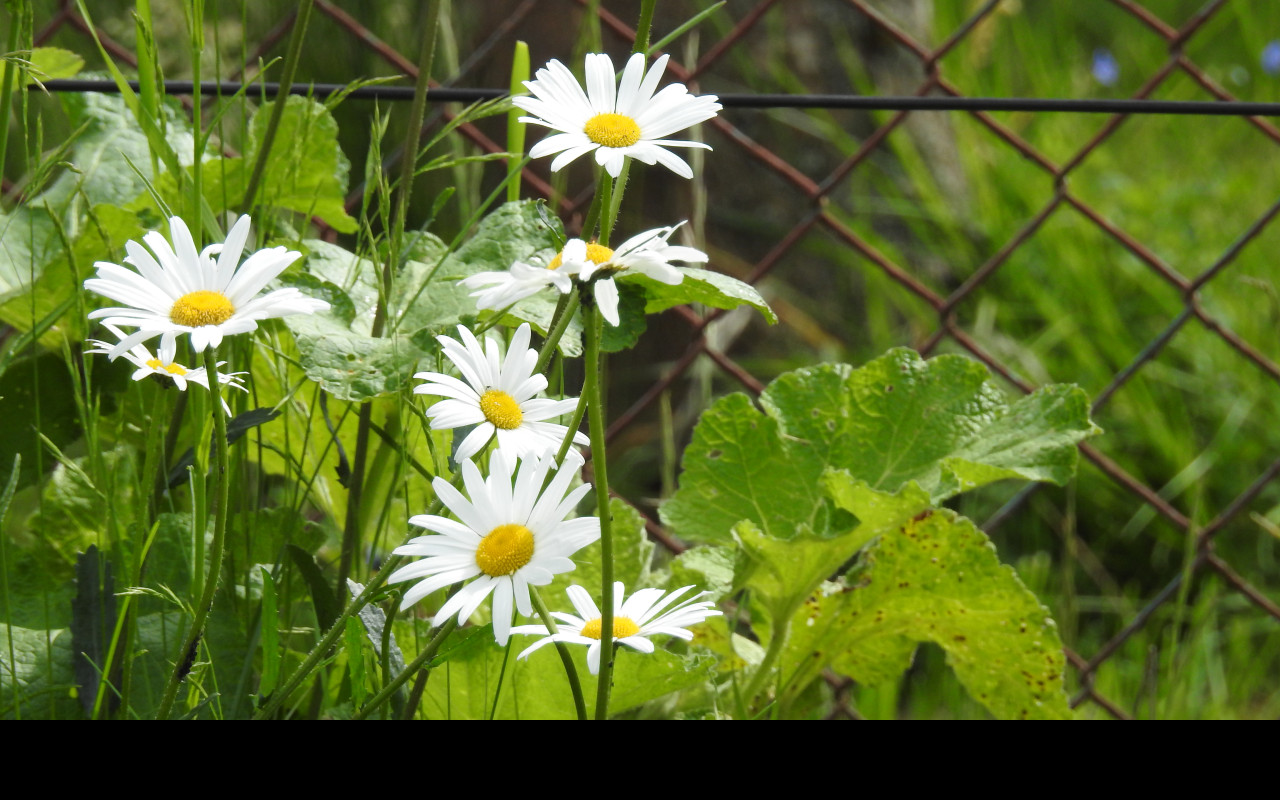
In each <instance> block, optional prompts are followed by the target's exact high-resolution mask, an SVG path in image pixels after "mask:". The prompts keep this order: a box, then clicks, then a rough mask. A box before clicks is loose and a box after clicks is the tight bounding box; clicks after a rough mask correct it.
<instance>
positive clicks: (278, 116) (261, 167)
mask: <svg viewBox="0 0 1280 800" xmlns="http://www.w3.org/2000/svg"><path fill="white" fill-rule="evenodd" d="M313 5H315V0H302V2H301V3H300V4H299V5H298V16H297V18H296V19H295V20H294V22H293V34H292V35H291V36H290V37H289V52H288V53H287V54H286V55H285V57H284V71H283V72H282V73H281V75H280V85H281V86H284V87H286V89H285V92H286V93H285V94H282V95H281V96H279V97H277V98H276V104H275V106H273V107H272V109H271V119H269V120H267V132H266V135H265V136H263V137H262V149H260V150H259V151H258V158H257V160H256V161H254V164H253V174H252V175H251V176H250V177H249V186H248V188H246V189H245V192H244V202H243V203H241V205H243V206H244V211H245V213H246V214H251V213H253V204H254V203H255V202H257V198H258V184H259V183H261V182H262V173H263V172H265V171H266V169H267V159H268V158H269V157H270V155H271V144H272V142H274V141H275V139H276V131H278V130H280V120H282V119H284V107H285V105H287V104H288V101H289V95H288V94H287V92H288V88H287V87H290V86H293V76H294V75H295V74H297V71H298V59H299V57H300V56H301V55H302V40H303V39H304V38H305V37H306V34H307V22H308V21H309V20H310V19H311V7H312V6H313ZM196 135H197V136H199V135H200V132H199V131H196Z"/></svg>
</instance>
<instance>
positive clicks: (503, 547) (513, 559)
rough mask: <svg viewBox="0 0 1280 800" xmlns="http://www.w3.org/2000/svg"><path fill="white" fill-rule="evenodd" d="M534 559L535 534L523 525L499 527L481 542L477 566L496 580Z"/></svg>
mask: <svg viewBox="0 0 1280 800" xmlns="http://www.w3.org/2000/svg"><path fill="white" fill-rule="evenodd" d="M532 558H533V532H532V531H530V530H529V529H528V528H526V527H525V526H523V525H517V524H515V523H511V524H509V525H499V526H498V527H496V528H494V529H493V530H491V531H489V535H488V536H486V537H484V538H483V539H481V540H480V546H479V547H477V548H476V566H477V567H479V568H480V571H481V572H483V573H484V574H486V575H491V576H493V577H495V578H497V577H500V576H502V575H510V574H511V573H513V572H515V571H516V570H518V569H520V568H521V567H523V566H524V565H525V564H528V563H529V561H530V560H531V559H532Z"/></svg>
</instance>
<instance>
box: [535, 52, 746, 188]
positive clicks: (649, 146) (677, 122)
mask: <svg viewBox="0 0 1280 800" xmlns="http://www.w3.org/2000/svg"><path fill="white" fill-rule="evenodd" d="M667 58H668V57H667V56H662V57H661V58H659V59H658V60H657V61H655V62H654V64H653V67H652V68H650V69H649V71H648V73H646V72H645V69H644V56H643V55H641V54H639V53H637V54H635V55H633V56H631V59H630V60H629V61H627V66H626V68H625V69H624V70H623V71H622V81H621V83H619V84H617V85H616V86H615V84H614V71H613V61H612V60H611V59H610V58H609V57H608V56H607V55H605V54H603V53H588V54H587V60H586V77H587V90H586V92H583V91H582V87H581V86H579V85H578V80H577V79H576V78H574V77H573V73H572V72H570V71H569V68H568V67H566V66H565V65H564V64H561V63H560V62H559V61H555V60H552V61H551V62H550V63H548V64H547V66H546V67H545V68H544V69H540V70H538V72H537V74H536V75H535V80H532V81H525V82H524V85H525V86H526V87H527V88H528V89H529V91H530V92H531V93H532V94H533V96H532V97H516V98H513V99H512V101H511V102H512V104H513V105H515V106H516V107H518V108H522V109H524V110H525V111H528V112H529V113H530V114H532V115H533V116H530V117H521V118H520V121H521V122H530V123H533V124H535V125H545V126H546V127H548V128H551V129H552V130H555V131H559V133H556V134H554V135H551V136H548V137H546V138H545V139H543V140H542V141H540V142H538V143H537V144H536V145H534V146H533V149H531V150H530V151H529V156H530V157H531V158H541V157H542V156H549V155H552V154H553V153H559V155H557V156H556V157H555V159H554V160H553V161H552V162H551V171H552V172H556V171H558V170H559V169H561V168H562V167H564V166H565V165H566V164H568V163H569V162H571V161H573V160H574V159H576V158H578V157H579V156H582V155H585V154H587V153H590V152H591V151H593V150H594V151H595V154H596V156H595V158H596V163H598V164H600V165H601V166H602V167H604V168H605V170H606V171H608V173H609V174H610V175H612V176H613V177H615V178H616V177H618V175H619V174H620V173H621V172H622V164H623V162H624V161H625V160H626V159H627V158H634V159H636V160H638V161H643V162H644V163H646V164H662V165H663V166H664V167H666V168H667V169H669V170H671V171H672V172H674V173H676V174H677V175H679V176H680V177H682V178H692V177H693V170H691V169H689V165H688V164H686V163H685V162H684V161H683V160H682V159H681V158H680V157H679V156H677V155H675V154H674V153H672V152H671V151H669V150H667V149H666V148H668V147H701V148H705V149H707V150H710V149H711V148H709V147H707V146H706V145H705V144H702V143H701V142H690V141H683V140H678V139H666V138H663V137H666V136H670V135H671V134H673V133H675V132H676V131H682V130H684V129H685V128H688V127H689V126H691V125H696V124H698V123H699V122H703V121H705V120H708V119H711V118H712V117H714V116H715V115H716V112H717V111H719V110H720V108H721V106H720V104H719V103H717V102H716V96H715V95H704V96H701V97H695V96H694V95H691V94H689V90H688V89H686V88H685V87H684V85H683V84H679V83H673V84H671V85H669V86H667V87H666V88H664V89H663V90H662V91H660V92H658V93H657V94H654V91H655V90H656V89H657V88H658V81H659V80H661V79H662V73H663V70H665V69H666V66H667Z"/></svg>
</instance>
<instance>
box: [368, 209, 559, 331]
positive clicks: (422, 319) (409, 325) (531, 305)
mask: <svg viewBox="0 0 1280 800" xmlns="http://www.w3.org/2000/svg"><path fill="white" fill-rule="evenodd" d="M555 246H556V239H555V237H554V236H553V234H552V231H551V229H549V228H548V227H547V226H546V225H545V224H544V223H543V222H542V220H541V218H540V217H539V215H538V205H537V203H534V202H533V201H529V200H521V201H518V202H513V203H504V204H503V205H501V206H499V207H498V208H497V209H495V210H494V211H493V212H492V213H491V214H489V215H488V216H486V217H485V218H484V219H482V220H481V221H480V224H479V225H477V226H476V231H475V233H474V234H473V235H472V236H471V237H470V238H468V239H467V241H466V242H465V243H464V244H463V245H462V246H461V247H459V248H458V249H457V250H456V251H455V252H453V253H449V254H448V255H447V256H445V255H444V254H445V251H446V249H447V247H446V245H445V244H444V243H443V242H441V241H440V240H439V239H436V238H435V237H434V236H431V235H430V234H422V235H418V236H417V237H416V238H415V239H414V240H413V242H412V245H411V246H410V248H409V251H408V256H409V260H408V262H407V263H406V264H405V267H404V269H403V270H402V271H401V272H400V274H399V275H398V276H397V278H396V291H395V293H394V295H395V296H394V297H393V299H392V304H391V316H392V318H397V319H399V320H400V322H399V326H398V330H400V331H402V332H412V331H418V330H422V329H423V328H427V329H430V330H431V331H433V332H435V333H443V334H445V335H449V336H455V337H456V335H457V334H456V332H455V331H454V330H453V329H454V326H456V325H457V324H458V323H459V322H462V321H464V320H467V319H472V318H474V317H476V316H477V314H478V312H477V310H476V305H475V299H474V298H473V297H471V290H470V289H467V288H466V287H464V286H462V285H461V284H459V283H458V282H459V281H460V280H461V279H463V278H466V277H468V276H470V275H474V274H476V273H478V272H501V271H505V270H507V269H510V268H511V265H512V263H514V262H515V261H527V260H528V259H530V258H531V257H532V256H534V255H535V254H541V255H543V256H545V257H546V258H550V257H551V256H552V255H553V254H554V252H555ZM442 258H443V261H442V260H441V259H442ZM428 279H430V283H429V284H428ZM559 297H560V295H559V293H558V292H556V291H555V290H554V289H547V290H546V291H545V292H542V293H540V294H537V295H534V296H533V297H529V298H526V299H525V300H522V301H520V302H519V303H517V304H516V305H515V306H514V307H513V308H512V309H511V310H510V311H508V312H507V314H506V316H505V317H504V318H503V320H502V323H503V324H504V325H508V326H510V327H515V326H517V325H519V324H520V323H521V322H528V323H529V325H530V327H532V328H533V329H534V330H536V331H537V332H538V333H541V334H543V335H544V336H545V335H546V333H547V331H548V330H549V328H550V325H551V318H552V316H553V314H554V312H555V307H556V301H557V300H558V299H559ZM560 349H561V351H562V352H563V353H565V354H566V355H569V356H576V355H578V354H580V353H581V352H582V341H581V326H580V325H579V324H578V322H577V321H576V320H575V321H574V322H573V323H571V325H570V327H569V330H568V331H566V332H565V336H564V338H563V339H561V341H560Z"/></svg>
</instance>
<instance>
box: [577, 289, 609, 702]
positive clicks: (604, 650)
mask: <svg viewBox="0 0 1280 800" xmlns="http://www.w3.org/2000/svg"><path fill="white" fill-rule="evenodd" d="M582 316H583V327H584V328H586V355H585V359H586V364H585V366H586V370H587V377H586V381H585V382H584V385H583V387H582V396H583V397H585V398H586V400H587V407H588V408H589V409H590V413H589V414H588V418H589V421H590V425H589V426H588V427H589V430H590V431H591V469H592V472H593V473H594V479H595V485H596V506H597V511H596V513H598V514H599V515H600V584H601V585H600V612H601V613H600V680H599V682H598V683H597V684H596V719H608V718H609V688H610V684H611V682H612V680H613V515H612V514H611V513H610V511H609V475H608V472H607V470H606V468H605V443H604V422H605V408H604V391H603V390H602V389H601V386H600V373H601V371H602V370H601V363H600V358H601V356H600V333H601V327H600V326H601V321H602V320H601V317H600V310H599V309H598V308H596V303H595V295H594V292H593V290H592V287H591V285H590V284H588V285H587V286H585V287H583V289H582Z"/></svg>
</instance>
